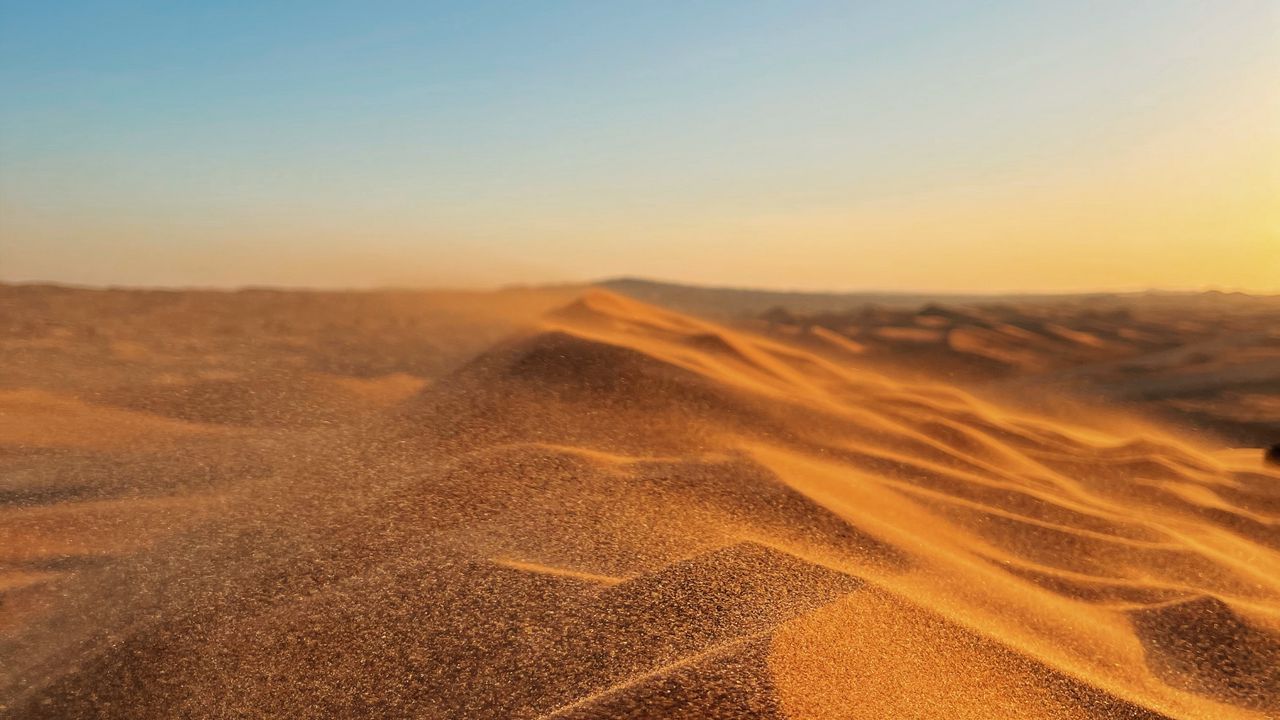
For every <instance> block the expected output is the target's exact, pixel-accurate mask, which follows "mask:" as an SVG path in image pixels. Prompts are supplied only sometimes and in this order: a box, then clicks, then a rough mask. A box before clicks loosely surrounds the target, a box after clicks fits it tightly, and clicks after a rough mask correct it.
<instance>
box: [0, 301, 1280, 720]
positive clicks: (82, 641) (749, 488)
mask: <svg viewBox="0 0 1280 720" xmlns="http://www.w3.org/2000/svg"><path fill="white" fill-rule="evenodd" d="M1114 427H1115V423H1114V422H1112V423H1109V424H1108V428H1109V429H1108V430H1106V431H1103V430H1099V429H1097V428H1091V427H1084V426H1079V425H1069V424H1066V423H1062V422H1057V421H1054V420H1051V419H1047V418H1043V417H1035V416H1031V415H1026V414H1022V413H1017V412H1011V411H1007V410H1003V409H1001V408H999V407H994V406H992V405H990V404H988V403H984V402H980V401H978V400H975V399H973V398H972V397H970V396H968V395H966V394H964V393H962V392H959V391H957V390H955V389H952V388H950V387H947V386H945V385H931V384H926V383H917V382H912V383H902V382H897V381H894V380H892V379H889V378H887V377H885V376H882V375H878V374H874V373H869V372H861V371H856V370H851V369H849V368H848V367H846V366H843V365H839V364H836V363H835V362H832V361H831V360H829V359H826V358H824V357H820V356H818V355H815V354H812V353H810V352H807V351H805V350H803V349H799V348H796V347H793V346H790V345H788V344H787V343H785V342H784V341H782V340H766V339H761V338H757V337H753V336H749V335H746V334H743V333H738V332H733V331H729V330H727V329H725V328H723V327H720V326H717V325H714V324H711V323H707V322H704V321H701V320H698V319H694V318H691V317H687V316H682V315H679V314H676V313H672V312H668V311H665V310H662V309H659V308H655V307H652V306H647V305H644V304H642V303H639V302H636V301H633V300H629V299H625V298H622V297H619V296H616V295H612V294H609V293H607V292H603V291H591V292H589V293H587V294H586V295H584V296H583V297H582V298H581V299H579V300H577V301H575V302H574V303H572V304H570V305H568V306H566V307H564V308H562V309H560V310H558V311H556V312H553V313H552V314H550V315H548V316H547V317H546V319H545V320H544V321H543V322H542V323H541V324H540V325H539V326H538V327H536V328H532V329H530V330H529V331H527V332H525V333H523V334H521V335H520V336H518V337H514V338H512V339H510V340H508V341H505V342H503V343H501V344H499V345H497V346H495V347H493V348H492V349H490V350H489V351H487V352H485V353H483V354H482V355H480V356H478V357H476V358H475V359H473V360H472V361H471V362H469V363H467V364H466V365H464V366H462V367H460V368H459V369H457V370H456V371H454V372H453V373H452V374H450V375H448V376H446V377H443V378H440V379H438V380H437V381H435V382H433V383H432V384H431V385H430V386H428V387H426V388H424V389H422V390H420V391H419V392H418V393H417V394H416V395H414V396H413V397H411V398H409V399H408V400H407V401H405V402H403V403H401V404H400V405H398V406H396V407H395V408H394V409H393V410H392V411H391V412H389V413H387V414H386V415H385V416H384V417H383V418H382V420H381V421H380V422H377V423H374V424H372V425H362V426H361V427H359V428H358V429H352V430H351V431H350V432H348V433H346V434H345V435H343V436H342V437H341V438H335V437H332V436H325V437H326V442H325V444H324V447H320V448H314V449H313V450H312V452H311V453H310V454H309V456H308V457H307V458H305V459H303V460H300V461H299V462H297V463H296V464H294V465H293V466H291V467H289V468H287V469H285V470H282V471H280V472H278V473H276V474H275V475H274V476H273V477H271V478H269V479H266V480H263V481H261V482H258V483H254V484H252V485H250V486H246V487H242V488H237V489H236V490H235V491H233V492H232V493H231V495H230V496H229V497H225V498H222V499H221V500H220V503H221V504H220V506H219V510H218V511H217V513H216V514H215V515H214V516H213V518H212V519H211V520H209V521H208V522H204V523H201V524H198V525H196V526H193V527H192V528H191V529H190V530H189V531H186V532H183V533H179V534H178V535H176V536H174V537H170V538H168V539H165V540H163V541H161V542H158V543H157V544H156V545H155V547H153V548H152V549H151V550H149V551H148V552H144V553H140V554H138V555H136V556H133V557H130V558H128V559H127V560H125V561H121V562H119V563H116V564H113V565H109V566H106V567H103V568H97V569H94V570H92V571H89V572H85V573H82V574H81V575H80V576H78V577H77V578H76V579H75V581H74V582H69V583H68V584H66V585H65V586H62V587H61V589H60V598H59V599H58V600H57V602H53V601H50V602H51V605H50V609H49V611H48V612H49V617H51V618H55V619H56V618H62V620H61V621H57V620H49V621H47V622H42V623H38V624H31V625H29V626H26V627H23V628H21V629H20V630H15V631H11V632H8V633H7V634H6V635H5V636H3V638H2V639H0V659H3V660H5V661H6V662H2V663H0V703H3V705H2V706H0V707H3V712H5V713H7V715H8V716H11V717H22V718H41V717H48V718H54V717H58V718H63V717H212V716H219V717H220V716H228V715H237V716H238V715H247V716H270V717H286V716H287V717H298V716H311V717H335V716H367V717H374V716H376V717H417V718H458V717H468V718H605V717H608V718H614V717H689V718H759V717H764V718H768V717H775V718H884V717H895V718H935V717H947V718H989V717H1020V718H1097V719H1099V720H1101V719H1103V718H1134V719H1141V720H1147V719H1151V718H1264V717H1274V716H1276V715H1277V714H1280V681H1278V680H1280V678H1277V675H1276V670H1275V668H1276V667H1277V665H1278V664H1280V663H1278V662H1277V660H1278V659H1280V473H1278V472H1276V471H1275V470H1274V469H1271V470H1269V469H1266V468H1264V467H1262V466H1261V465H1260V464H1256V465H1249V464H1248V463H1245V462H1243V461H1240V460H1228V459H1224V456H1220V455H1215V454H1212V453H1209V452H1207V451H1205V450H1204V449H1202V448H1199V447H1197V446H1195V445H1194V444H1192V443H1190V442H1188V441H1185V440H1181V439H1179V438H1175V437H1172V436H1166V435H1160V434H1155V433H1154V432H1153V431H1150V430H1145V429H1144V430H1142V434H1138V431H1137V430H1136V429H1135V432H1134V433H1132V434H1118V433H1117V432H1116V431H1115V430H1114ZM1136 427H1137V426H1135V428H1136ZM104 599H109V600H108V601H104Z"/></svg>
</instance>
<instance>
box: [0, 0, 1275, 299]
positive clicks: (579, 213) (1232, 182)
mask: <svg viewBox="0 0 1280 720" xmlns="http://www.w3.org/2000/svg"><path fill="white" fill-rule="evenodd" d="M618 275H631V276H646V277H653V278H660V279H667V280H673V281H680V282H691V283H702V284H714V285H734V286H756V287H773V288H795V289H822V290H853V289H880V290H935V291H983V290H990V291H1011V290H1031V291H1071V290H1099V289H1126V290H1127V289H1144V288H1170V289H1192V288H1207V287H1214V288H1222V289H1243V290H1250V291H1261V292H1280V2H1276V1H1275V0H1202V1H1197V2H1189V1H1187V0H1161V1H1160V2H1155V1H1141V0H1134V1H1132V2H1118V1H1114V2H1091V1H1089V0H1070V1H1066V0H1064V1H1061V2H1057V1H1052V0H1042V1H1040V2H1024V1H1022V0H1019V1H1016V2H1015V1H1003V0H1000V1H990V2H957V1H954V0H932V1H923V0H914V1H913V0H893V1H891V2H890V1H886V2H880V1H872V0H866V1H863V2H841V3H828V2H751V1H750V0H736V1H723V2H721V1H715V2H698V1H689V2H652V1H651V2H624V1H621V0H620V1H619V2H598V1H587V2H552V1H548V2H507V3H488V2H457V3H436V2H422V1H418V2H375V1H369V2H331V1H327V0H310V1H307V2H303V1H301V0H299V1H287V2H286V1H274V0H255V2H251V3H231V2H226V3H210V2H177V1H174V0H166V1H164V2H159V1H158V2H128V1H123V0H116V1H114V2H77V1H75V0H65V1H63V2H29V1H24V2H14V1H13V0H0V280H8V281H53V282H68V283H78V284H93V285H102V284H116V285H164V286H188V285H197V286H244V285H287V286H315V287H367V286H388V285H394V286H448V287H484V286H494V285H501V284H507V283H542V282H575V281H583V280H591V279H598V278H604V277H610V276H618Z"/></svg>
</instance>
